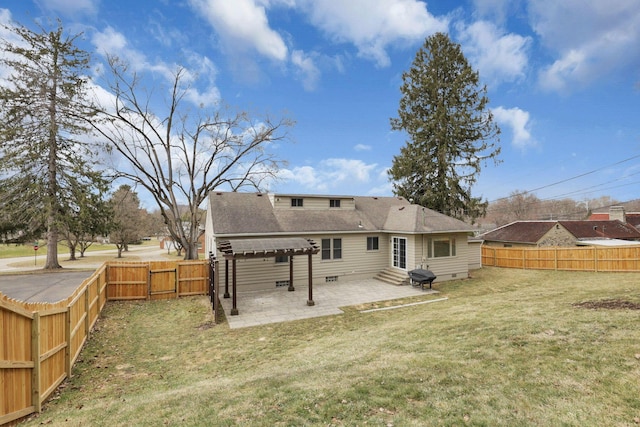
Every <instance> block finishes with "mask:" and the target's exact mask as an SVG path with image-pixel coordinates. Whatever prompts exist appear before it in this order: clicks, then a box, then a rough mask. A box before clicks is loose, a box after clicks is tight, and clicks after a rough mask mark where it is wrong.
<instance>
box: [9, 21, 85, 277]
mask: <svg viewBox="0 0 640 427" xmlns="http://www.w3.org/2000/svg"><path fill="white" fill-rule="evenodd" d="M6 29H8V30H9V31H10V32H11V33H12V34H13V36H14V37H13V38H12V39H8V38H7V39H4V40H1V41H0V47H1V48H2V50H3V55H1V56H0V65H2V66H4V67H5V68H6V70H8V72H9V75H8V76H7V77H5V78H4V79H2V81H0V186H3V188H5V191H3V194H4V195H6V196H8V198H6V199H3V200H2V201H1V203H0V209H2V210H3V212H4V214H5V215H9V216H11V217H13V219H14V222H18V223H41V224H44V225H45V228H46V232H47V259H46V262H45V269H56V268H60V264H59V263H58V249H57V245H58V239H59V236H58V234H59V224H60V222H61V221H64V218H65V212H64V207H65V206H69V205H71V204H72V203H67V201H65V200H62V199H63V197H64V194H65V193H72V192H65V191H64V189H65V188H66V187H67V188H68V187H69V186H72V185H74V183H77V182H83V181H86V180H87V179H89V180H91V177H92V176H94V175H92V173H93V169H92V162H91V160H90V159H91V155H92V154H93V153H92V152H91V147H90V146H89V145H88V144H86V143H83V142H82V140H81V136H85V138H86V135H87V134H88V133H89V132H90V129H89V127H88V125H87V124H86V121H85V120H86V119H88V118H90V117H91V116H92V115H94V113H95V108H94V107H93V106H92V105H91V103H90V102H89V101H88V99H89V97H87V96H86V93H85V92H86V87H87V79H86V74H85V73H86V71H87V69H88V67H89V55H88V53H86V52H85V51H83V50H81V49H79V48H77V47H76V46H75V42H76V40H77V38H78V35H76V36H66V35H64V33H63V29H62V24H61V23H60V22H58V25H57V28H56V29H54V30H52V31H47V30H46V29H44V28H43V27H40V30H41V32H38V33H36V32H33V31H31V30H29V29H27V28H26V27H24V26H15V27H6ZM85 141H86V139H85ZM89 171H90V172H91V173H87V172H89ZM9 209H10V210H11V211H10V212H7V210H9ZM37 219H40V220H39V221H38V220H37ZM34 220H36V221H34Z"/></svg>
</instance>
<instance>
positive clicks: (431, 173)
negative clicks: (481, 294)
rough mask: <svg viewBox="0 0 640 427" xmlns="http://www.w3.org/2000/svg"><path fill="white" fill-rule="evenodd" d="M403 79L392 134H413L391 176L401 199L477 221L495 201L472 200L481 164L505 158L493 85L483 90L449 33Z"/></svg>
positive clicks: (430, 42)
mask: <svg viewBox="0 0 640 427" xmlns="http://www.w3.org/2000/svg"><path fill="white" fill-rule="evenodd" d="M402 81H403V85H402V87H401V88H400V91H401V92H402V97H401V99H400V106H399V109H398V117H397V118H392V119H391V128H392V129H393V130H404V131H406V132H407V134H408V136H409V141H407V143H406V144H405V146H404V147H402V148H401V150H400V154H399V155H398V156H394V158H393V164H392V167H391V169H390V170H389V176H390V178H391V180H392V181H393V187H394V188H393V191H394V193H395V194H397V195H400V196H403V197H405V198H407V199H409V200H413V202H414V203H418V204H420V205H422V206H426V207H428V208H430V209H433V210H436V211H438V212H442V213H444V214H447V215H450V216H453V217H456V218H460V219H469V220H471V221H472V222H474V221H475V219H477V218H478V217H480V216H483V215H484V214H485V212H486V208H487V205H488V202H486V201H482V199H481V198H479V197H473V196H472V195H471V187H472V186H473V184H474V183H475V182H476V180H477V175H478V174H479V172H480V169H481V165H482V163H483V162H486V160H488V159H494V161H496V162H497V160H496V158H497V156H498V154H499V153H500V148H499V147H497V146H496V143H497V138H498V135H499V134H500V129H499V128H498V126H497V125H496V124H495V123H494V121H493V116H492V114H491V111H490V110H489V109H488V108H487V104H488V103H489V99H488V98H487V96H486V87H485V86H482V87H480V86H479V83H478V82H479V76H478V73H477V72H476V71H474V70H473V69H472V67H471V66H470V65H469V64H468V62H467V60H466V58H465V57H464V55H463V54H462V51H461V49H460V45H458V44H456V43H453V42H452V41H451V40H450V39H449V37H448V36H447V35H446V34H443V33H437V34H434V35H433V36H430V37H428V38H427V39H426V41H425V43H424V45H423V46H422V48H420V49H419V50H418V52H417V54H416V57H415V59H414V61H413V64H412V66H411V68H410V69H409V71H407V72H405V73H403V75H402ZM493 139H495V140H496V142H495V143H494V142H491V140H493Z"/></svg>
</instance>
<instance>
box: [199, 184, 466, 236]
mask: <svg viewBox="0 0 640 427" xmlns="http://www.w3.org/2000/svg"><path fill="white" fill-rule="evenodd" d="M278 196H286V197H289V196H293V197H302V198H304V197H315V198H319V197H324V198H327V199H329V198H334V196H317V195H314V196H305V195H298V194H296V195H278ZM340 198H349V199H352V200H353V201H354V204H355V209H340V208H337V209H274V208H273V205H272V204H271V201H270V199H269V196H268V195H267V194H264V193H238V192H211V193H210V194H209V209H210V214H211V215H210V216H211V218H212V221H213V224H212V226H213V230H214V233H215V234H216V235H222V236H224V235H261V234H263V235H271V234H286V233H324V232H367V231H368V232H374V231H387V230H388V231H398V232H406V233H429V232H438V231H442V232H444V231H456V232H462V231H471V230H472V229H473V228H472V227H471V226H469V225H467V224H465V223H464V222H462V221H458V220H456V219H453V218H450V217H447V216H446V215H442V214H439V213H437V212H434V211H431V210H429V209H424V208H422V207H421V206H417V205H411V204H410V203H409V202H408V201H407V200H406V199H404V198H401V197H364V196H340Z"/></svg>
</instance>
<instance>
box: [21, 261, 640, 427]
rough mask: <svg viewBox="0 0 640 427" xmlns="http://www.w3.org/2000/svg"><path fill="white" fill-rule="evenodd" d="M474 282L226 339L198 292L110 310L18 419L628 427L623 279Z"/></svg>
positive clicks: (631, 347)
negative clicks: (50, 394)
mask: <svg viewBox="0 0 640 427" xmlns="http://www.w3.org/2000/svg"><path fill="white" fill-rule="evenodd" d="M473 275H474V277H473V279H471V280H460V281H455V282H443V283H439V284H436V286H435V288H436V289H438V290H440V292H441V294H440V295H439V296H440V297H448V298H449V299H448V300H447V301H442V302H437V303H433V304H424V305H415V306H410V307H404V308H398V309H395V310H386V311H378V312H373V313H366V314H365V313H361V312H360V311H358V310H357V309H355V308H353V307H352V308H349V309H347V310H346V311H345V314H343V315H339V316H327V317H322V318H315V319H308V320H300V321H294V322H287V323H280V324H271V325H265V326H260V327H252V328H244V329H234V330H230V329H228V327H227V326H226V324H222V325H212V324H211V314H210V307H209V305H208V300H207V299H206V298H205V297H197V298H186V299H181V300H177V301H157V302H129V303H109V304H108V306H107V308H106V309H105V311H104V315H103V317H102V318H101V319H100V320H99V322H98V323H97V327H96V330H95V332H94V334H93V336H92V338H91V340H90V341H89V343H88V344H87V345H86V347H85V349H84V350H83V351H82V354H81V356H80V358H79V361H78V362H77V363H76V365H75V367H74V370H73V376H72V378H71V379H70V380H69V381H67V382H65V383H64V387H63V388H62V390H61V391H60V392H59V393H57V394H56V395H55V397H54V398H53V399H51V400H50V401H49V402H48V403H47V404H46V405H45V407H44V411H43V413H42V414H40V415H39V416H37V417H33V418H32V419H30V420H29V421H28V422H27V423H26V425H40V424H48V425H63V424H64V425H73V426H80V425H92V426H100V425H104V426H113V425H149V426H156V425H176V424H181V425H193V426H197V425H216V426H235V425H252V426H305V425H306V426H316V425H317V426H320V425H323V426H363V425H373V426H424V425H437V426H462V425H472V426H530V425H548V426H551V425H553V426H556V425H565V426H591V425H593V426H602V425H607V426H635V425H638V424H639V423H640V382H639V381H638V378H640V328H638V315H639V314H640V311H637V310H631V309H628V308H624V307H634V305H632V304H637V303H640V289H639V288H638V278H639V276H638V275H637V274H621V273H617V274H605V273H570V272H545V271H522V270H507V269H497V268H485V269H483V270H479V271H476V272H474V274H473ZM608 301H616V304H613V305H607V304H606V303H607V302H608ZM622 302H626V303H630V304H622ZM585 303H588V304H585ZM599 303H602V306H610V307H614V309H597V307H598V306H599V305H598V304H599ZM579 304H582V305H579ZM585 307H593V308H585ZM620 307H623V308H620ZM359 308H363V307H359ZM594 308H595V309H594Z"/></svg>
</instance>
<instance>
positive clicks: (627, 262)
mask: <svg viewBox="0 0 640 427" xmlns="http://www.w3.org/2000/svg"><path fill="white" fill-rule="evenodd" d="M482 265H483V266H493V267H505V268H522V269H532V270H567V271H594V272H638V271H640V246H631V247H617V248H609V247H596V246H589V247H575V248H574V247H571V248H566V247H544V248H495V247H491V246H484V245H483V246H482Z"/></svg>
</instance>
